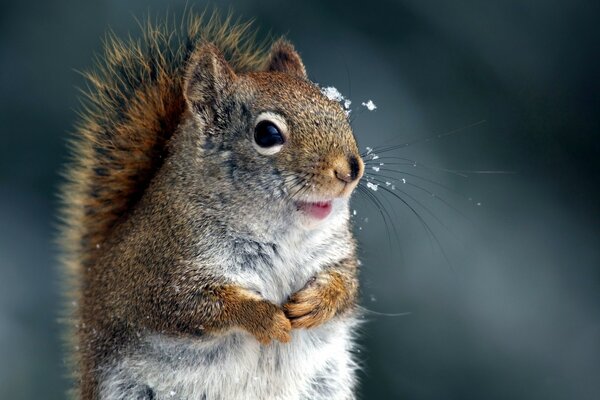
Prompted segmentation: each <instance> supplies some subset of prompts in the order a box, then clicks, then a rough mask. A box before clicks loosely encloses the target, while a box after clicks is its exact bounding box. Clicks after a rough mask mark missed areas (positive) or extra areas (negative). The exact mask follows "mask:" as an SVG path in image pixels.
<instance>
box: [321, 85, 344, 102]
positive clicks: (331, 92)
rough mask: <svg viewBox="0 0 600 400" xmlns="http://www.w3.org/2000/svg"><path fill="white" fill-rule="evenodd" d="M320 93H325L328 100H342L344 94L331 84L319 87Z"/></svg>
mask: <svg viewBox="0 0 600 400" xmlns="http://www.w3.org/2000/svg"><path fill="white" fill-rule="evenodd" d="M321 93H323V94H324V95H325V97H327V98H328V99H329V100H335V101H342V100H344V96H342V94H341V93H340V91H339V90H337V89H336V88H334V87H333V86H327V87H324V88H323V89H321Z"/></svg>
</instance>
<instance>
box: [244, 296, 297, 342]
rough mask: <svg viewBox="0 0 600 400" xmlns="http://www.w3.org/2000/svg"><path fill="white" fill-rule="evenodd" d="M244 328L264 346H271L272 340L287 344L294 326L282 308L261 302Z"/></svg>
mask: <svg viewBox="0 0 600 400" xmlns="http://www.w3.org/2000/svg"><path fill="white" fill-rule="evenodd" d="M244 328H245V329H246V330H247V331H248V332H250V333H251V334H252V335H254V337H255V338H256V339H257V340H258V341H259V342H260V343H262V344H269V343H270V342H271V340H277V341H279V342H282V343H287V342H289V341H290V331H291V330H292V325H291V323H290V321H289V320H288V318H287V317H286V316H285V313H284V312H283V311H282V310H281V308H279V307H278V306H276V305H275V304H273V303H270V302H268V301H259V302H256V304H255V307H254V310H253V313H252V316H251V318H249V319H248V320H246V321H245V323H244Z"/></svg>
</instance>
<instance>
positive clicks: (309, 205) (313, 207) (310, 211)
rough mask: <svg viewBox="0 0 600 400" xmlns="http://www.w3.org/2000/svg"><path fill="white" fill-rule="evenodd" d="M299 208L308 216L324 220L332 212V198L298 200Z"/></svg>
mask: <svg viewBox="0 0 600 400" xmlns="http://www.w3.org/2000/svg"><path fill="white" fill-rule="evenodd" d="M296 205H297V206H298V210H299V211H302V212H304V213H305V214H307V215H308V216H310V217H312V218H314V219H318V220H322V219H325V218H327V216H328V215H329V214H330V213H331V200H328V201H315V202H309V201H298V202H296Z"/></svg>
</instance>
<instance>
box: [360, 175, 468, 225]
mask: <svg viewBox="0 0 600 400" xmlns="http://www.w3.org/2000/svg"><path fill="white" fill-rule="evenodd" d="M366 176H367V177H368V178H369V179H374V180H376V181H377V182H379V183H380V184H381V185H386V186H388V183H389V182H388V181H384V180H381V179H378V176H377V175H373V174H369V173H367V174H366ZM379 176H380V177H382V178H387V179H390V180H391V181H394V182H396V183H397V184H398V185H407V186H411V187H414V188H415V189H418V190H420V191H423V192H425V193H427V194H428V195H429V197H431V198H434V199H436V200H438V201H440V202H441V203H443V204H444V205H446V207H448V208H450V209H451V210H453V211H454V212H456V213H457V214H458V215H460V216H461V217H463V218H465V219H466V220H467V221H469V222H472V221H471V220H470V218H469V217H467V216H466V215H465V214H464V213H463V212H462V211H460V210H459V209H458V208H456V207H455V206H453V205H452V204H450V203H449V202H448V201H446V200H445V199H444V198H443V197H441V196H439V195H438V194H437V193H434V192H432V191H429V190H427V189H426V188H424V187H422V186H419V185H416V184H414V183H412V182H408V181H400V180H398V179H396V178H393V177H391V176H386V175H379ZM394 186H395V185H394ZM392 190H394V189H392Z"/></svg>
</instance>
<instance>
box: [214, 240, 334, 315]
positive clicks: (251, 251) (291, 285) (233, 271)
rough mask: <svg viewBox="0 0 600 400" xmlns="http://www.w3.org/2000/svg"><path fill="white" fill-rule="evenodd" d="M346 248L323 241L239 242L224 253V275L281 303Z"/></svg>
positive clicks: (268, 298) (266, 297)
mask: <svg viewBox="0 0 600 400" xmlns="http://www.w3.org/2000/svg"><path fill="white" fill-rule="evenodd" d="M345 253H346V251H345V249H344V248H343V247H342V246H339V245H338V246H335V245H331V244H329V243H327V242H326V241H317V240H313V241H308V240H307V241H304V242H302V241H300V242H291V243H275V244H273V243H269V244H264V243H257V242H252V241H239V242H238V243H234V244H233V245H232V246H231V247H230V248H229V251H228V252H227V253H226V254H225V256H226V258H227V260H224V262H223V263H222V264H221V265H226V267H225V274H226V277H227V278H228V279H230V280H231V281H233V282H236V283H238V284H239V285H241V286H242V287H245V288H247V289H250V290H255V291H256V292H259V293H260V294H261V295H262V297H264V298H265V299H267V300H270V301H272V302H274V303H282V302H284V301H285V299H286V298H287V297H288V296H289V295H290V294H292V293H293V292H295V291H297V290H299V289H300V288H302V287H303V286H304V285H305V284H306V282H308V281H309V279H310V278H311V277H312V276H314V275H315V274H316V273H317V272H318V271H320V270H321V269H322V268H323V267H324V266H326V265H327V264H329V263H331V261H332V260H336V259H339V258H342V257H343V256H344V255H345Z"/></svg>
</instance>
